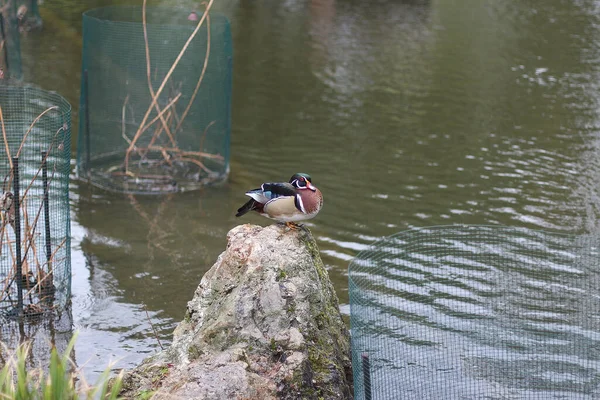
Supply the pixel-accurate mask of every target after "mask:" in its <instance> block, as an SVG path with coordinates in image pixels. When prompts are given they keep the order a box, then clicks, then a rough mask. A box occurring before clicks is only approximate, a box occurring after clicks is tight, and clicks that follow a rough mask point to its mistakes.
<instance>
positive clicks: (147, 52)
mask: <svg viewBox="0 0 600 400" xmlns="http://www.w3.org/2000/svg"><path fill="white" fill-rule="evenodd" d="M142 27H143V29H144V44H145V45H146V76H147V78H148V89H149V90H150V96H152V99H153V103H154V108H156V112H157V113H158V116H159V117H160V122H161V123H162V126H163V128H164V130H165V132H166V133H167V136H169V139H170V140H171V145H173V146H175V138H174V137H173V135H172V134H171V131H170V130H169V126H168V125H167V122H166V121H165V119H164V118H163V116H162V112H161V111H160V106H159V105H158V103H157V102H156V96H157V95H155V94H154V88H153V87H152V79H151V78H150V70H151V68H150V46H149V45H148V29H147V27H146V0H144V3H143V4H142ZM130 144H131V143H130Z"/></svg>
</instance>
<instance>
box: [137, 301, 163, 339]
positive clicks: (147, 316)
mask: <svg viewBox="0 0 600 400" xmlns="http://www.w3.org/2000/svg"><path fill="white" fill-rule="evenodd" d="M142 307H144V311H146V318H148V322H149V323H150V326H151V327H152V331H153V332H154V337H155V338H156V341H157V342H158V345H159V346H160V348H161V350H164V349H165V348H164V347H163V345H162V343H161V342H160V339H159V338H158V333H156V329H155V328H154V324H153V323H152V320H151V319H150V314H148V308H146V305H145V304H143V303H142Z"/></svg>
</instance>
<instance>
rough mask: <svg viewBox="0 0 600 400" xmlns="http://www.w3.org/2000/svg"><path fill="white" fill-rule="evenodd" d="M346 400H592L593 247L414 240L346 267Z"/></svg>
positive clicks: (597, 286) (536, 235)
mask: <svg viewBox="0 0 600 400" xmlns="http://www.w3.org/2000/svg"><path fill="white" fill-rule="evenodd" d="M349 286H350V287H349V289H350V309H351V331H352V361H353V368H354V384H355V398H356V399H376V400H382V399H394V400H395V399H419V400H420V399H544V400H546V399H555V398H560V399H563V398H564V399H567V398H568V399H572V398H577V399H597V398H599V397H600V237H599V236H575V235H564V234H558V233H549V232H540V231H533V230H528V229H519V228H508V227H499V226H443V227H432V228H424V229H414V230H409V231H406V232H402V233H399V234H396V235H393V236H391V237H388V238H385V239H382V240H380V241H378V242H376V243H374V244H373V245H371V246H369V248H368V249H367V250H365V251H362V252H361V253H360V254H358V256H357V257H356V259H354V260H353V261H352V262H351V264H350V267H349Z"/></svg>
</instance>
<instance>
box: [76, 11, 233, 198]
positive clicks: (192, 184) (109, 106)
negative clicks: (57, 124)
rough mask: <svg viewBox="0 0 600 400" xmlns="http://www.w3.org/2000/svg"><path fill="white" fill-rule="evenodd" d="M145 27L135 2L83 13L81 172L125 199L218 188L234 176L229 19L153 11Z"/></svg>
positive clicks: (188, 13)
mask: <svg viewBox="0 0 600 400" xmlns="http://www.w3.org/2000/svg"><path fill="white" fill-rule="evenodd" d="M143 21H144V20H143V9H142V8H141V7H135V6H132V7H126V6H115V7H105V8H99V9H94V10H91V11H88V12H86V13H84V15H83V65H82V84H81V100H80V124H79V135H78V154H77V173H78V176H79V177H80V178H82V179H87V180H89V181H90V182H91V183H92V184H94V185H96V186H99V187H103V188H106V189H110V190H115V191H120V192H127V193H165V192H175V191H183V190H190V189H196V188H200V187H202V186H206V185H209V184H213V183H217V182H221V181H223V180H224V179H225V178H226V177H227V174H228V172H229V137H230V130H231V116H230V114H231V113H230V109H231V80H232V43H231V32H230V28H229V22H228V20H227V18H226V17H225V16H223V15H220V14H216V13H210V15H209V17H208V18H203V16H202V15H201V14H196V13H190V12H189V11H187V12H184V11H180V10H177V9H173V8H168V9H166V8H164V9H163V8H148V9H147V10H146V23H145V24H144V23H143ZM200 22H201V25H199V23H200ZM198 26H199V27H198ZM197 27H198V29H197V30H196V28H197ZM144 28H146V29H144ZM195 30H196V32H197V33H196V34H195V36H193V38H192V39H191V41H189V45H187V47H186V43H188V39H189V38H190V37H191V35H192V34H193V32H194V31H195ZM144 32H146V35H144ZM145 37H146V38H147V41H146V40H145Z"/></svg>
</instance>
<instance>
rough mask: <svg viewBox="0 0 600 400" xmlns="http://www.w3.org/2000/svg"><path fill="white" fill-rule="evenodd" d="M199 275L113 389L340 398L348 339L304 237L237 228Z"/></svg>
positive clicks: (196, 395) (279, 229) (346, 393)
mask: <svg viewBox="0 0 600 400" xmlns="http://www.w3.org/2000/svg"><path fill="white" fill-rule="evenodd" d="M227 239H228V244H227V249H226V250H225V251H224V252H223V253H222V254H221V255H220V256H219V258H218V260H217V262H216V263H215V265H213V267H212V268H211V269H210V270H209V271H208V272H207V273H206V274H205V275H204V277H203V278H202V280H201V282H200V285H199V286H198V289H196V293H195V294H194V298H193V299H192V301H190V302H189V303H188V307H187V312H186V316H185V320H184V321H182V322H181V323H180V324H179V326H178V327H177V328H176V329H175V332H174V335H173V336H174V337H173V343H172V345H171V347H170V348H169V349H167V350H165V351H163V352H161V353H159V354H157V355H155V356H153V357H151V358H149V359H147V360H145V361H144V362H143V363H142V364H141V365H140V366H139V367H137V368H135V369H134V370H133V371H130V372H128V373H127V374H126V377H125V381H124V386H123V391H122V393H121V395H123V396H126V397H128V398H135V397H141V396H144V395H149V394H150V393H151V392H155V394H156V395H157V397H158V398H162V397H164V398H167V397H168V398H182V399H210V400H216V399H227V400H229V399H261V400H262V399H349V398H352V371H351V362H350V358H349V357H350V345H349V335H348V330H347V329H346V326H345V325H344V322H343V321H342V318H341V316H340V313H339V308H338V301H337V297H336V294H335V292H334V288H333V286H332V284H331V281H330V280H329V277H328V274H327V271H326V269H325V268H324V266H323V262H322V261H321V257H320V256H319V250H318V248H317V245H316V243H315V241H314V239H313V237H312V236H311V235H310V233H308V231H306V230H304V229H298V230H295V231H294V230H289V229H288V228H287V227H284V226H281V225H271V226H268V227H266V228H262V227H258V226H253V225H241V226H238V227H236V228H234V229H232V230H231V231H230V232H229V234H228V235H227Z"/></svg>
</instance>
